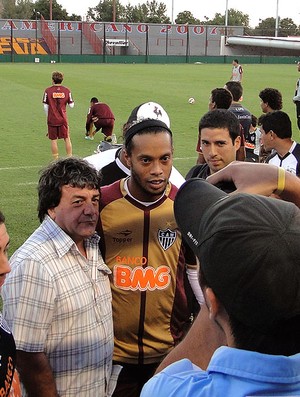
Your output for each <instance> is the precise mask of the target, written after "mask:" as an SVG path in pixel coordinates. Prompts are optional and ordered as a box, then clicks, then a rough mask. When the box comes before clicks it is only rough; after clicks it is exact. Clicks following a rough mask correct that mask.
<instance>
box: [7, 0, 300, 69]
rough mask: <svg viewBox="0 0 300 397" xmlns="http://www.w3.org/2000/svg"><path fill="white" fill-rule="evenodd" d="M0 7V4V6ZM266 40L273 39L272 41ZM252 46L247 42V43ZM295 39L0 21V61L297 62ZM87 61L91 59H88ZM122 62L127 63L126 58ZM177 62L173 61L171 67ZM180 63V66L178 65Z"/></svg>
mask: <svg viewBox="0 0 300 397" xmlns="http://www.w3.org/2000/svg"><path fill="white" fill-rule="evenodd" d="M0 1H1V0H0ZM271 39H274V40H273V41H272V40H271ZM249 40H251V41H249ZM299 50H300V41H298V38H295V39H294V40H291V39H289V40H287V39H283V38H266V37H264V38H258V37H256V38H249V37H247V36H244V28H243V27H241V26H220V25H215V26H214V25H176V24H169V25H166V24H146V23H124V22H83V21H52V20H51V21H50V20H49V21H47V20H45V19H44V18H43V17H42V16H40V18H39V19H36V20H19V19H18V20H14V19H12V20H7V19H6V20H5V19H0V57H2V60H3V61H17V60H18V59H19V58H20V59H21V57H22V56H23V59H25V61H26V60H28V58H26V57H25V58H24V56H31V57H34V59H35V60H37V61H44V60H45V61H49V59H58V60H60V59H61V57H63V56H65V57H69V59H70V60H71V61H75V57H77V60H78V59H79V58H78V57H84V59H85V61H88V60H87V59H89V60H91V59H95V60H97V61H98V62H101V57H102V59H103V60H104V61H105V59H106V57H120V56H121V57H123V58H122V59H123V62H126V59H129V57H140V58H141V59H142V61H144V62H147V61H148V59H149V58H150V57H171V58H172V59H173V60H174V61H175V59H176V57H177V58H178V59H181V61H184V59H185V60H186V62H188V61H189V59H191V60H192V61H194V60H195V59H196V58H197V57H198V58H199V57H200V58H201V57H220V56H234V55H239V56H240V55H245V56H246V55H256V56H264V55H266V56H298V54H299ZM87 56H90V57H94V58H87ZM126 57H127V58H126ZM175 62H176V61H175ZM179 62H180V60H179Z"/></svg>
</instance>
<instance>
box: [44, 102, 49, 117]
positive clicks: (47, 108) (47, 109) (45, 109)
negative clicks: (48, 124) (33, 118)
mask: <svg viewBox="0 0 300 397" xmlns="http://www.w3.org/2000/svg"><path fill="white" fill-rule="evenodd" d="M48 111H49V105H47V103H44V112H45V113H46V116H48Z"/></svg>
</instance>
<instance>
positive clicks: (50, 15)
mask: <svg viewBox="0 0 300 397" xmlns="http://www.w3.org/2000/svg"><path fill="white" fill-rule="evenodd" d="M49 18H50V21H52V0H49Z"/></svg>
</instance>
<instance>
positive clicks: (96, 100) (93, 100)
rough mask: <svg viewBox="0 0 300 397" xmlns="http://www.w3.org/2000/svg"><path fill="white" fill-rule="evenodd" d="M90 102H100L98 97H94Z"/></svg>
mask: <svg viewBox="0 0 300 397" xmlns="http://www.w3.org/2000/svg"><path fill="white" fill-rule="evenodd" d="M90 102H91V103H98V102H99V101H98V98H97V97H95V96H93V97H92V98H91V100H90Z"/></svg>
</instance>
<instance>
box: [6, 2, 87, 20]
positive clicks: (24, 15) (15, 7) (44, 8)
mask: <svg viewBox="0 0 300 397" xmlns="http://www.w3.org/2000/svg"><path fill="white" fill-rule="evenodd" d="M39 14H41V15H43V17H44V18H45V19H47V20H49V19H50V2H49V0H38V1H35V2H34V1H33V0H17V1H16V2H14V1H12V0H3V13H2V18H4V19H35V18H36V16H37V15H39ZM52 19H53V20H64V21H79V20H81V17H80V16H79V15H75V14H72V15H71V16H69V15H68V13H67V11H66V9H64V8H62V6H61V5H60V4H58V2H57V1H56V0H52Z"/></svg>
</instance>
